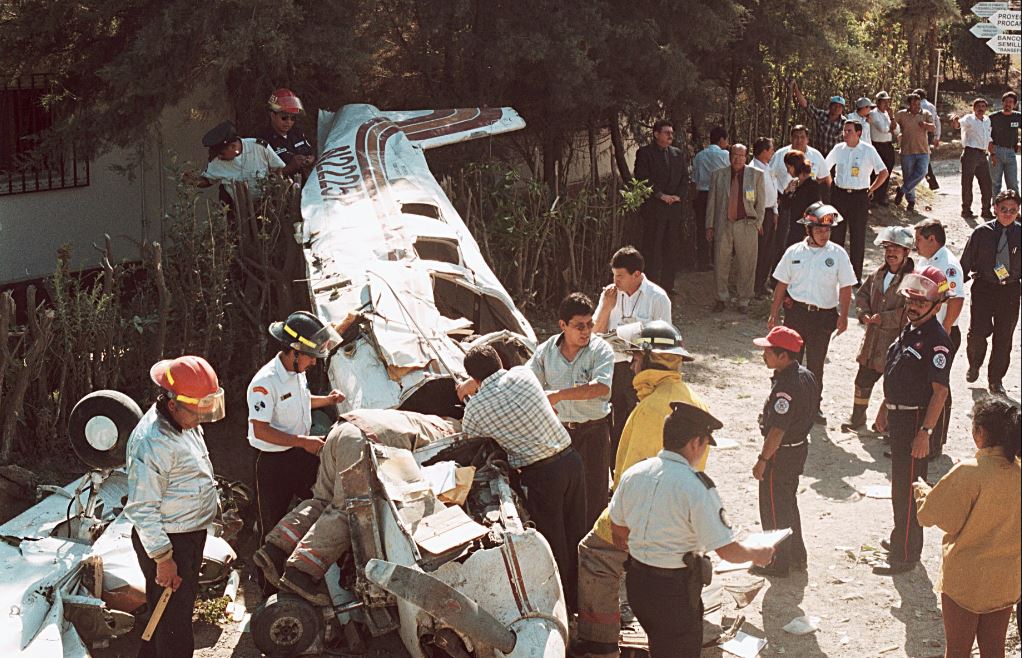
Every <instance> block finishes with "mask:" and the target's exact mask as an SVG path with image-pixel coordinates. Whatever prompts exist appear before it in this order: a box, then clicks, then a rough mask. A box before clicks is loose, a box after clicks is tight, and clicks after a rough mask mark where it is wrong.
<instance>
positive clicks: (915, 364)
mask: <svg viewBox="0 0 1022 658" xmlns="http://www.w3.org/2000/svg"><path fill="white" fill-rule="evenodd" d="M949 290H950V286H949V285H948V281H947V277H945V276H944V273H943V272H941V271H940V270H939V269H937V268H936V267H933V266H932V265H931V266H928V267H926V268H925V269H923V270H922V271H920V272H913V273H912V274H908V275H906V276H905V278H904V279H902V282H901V285H900V286H899V287H898V292H899V293H901V294H902V295H903V296H904V297H905V298H906V301H905V307H906V314H907V316H908V320H909V324H908V325H906V326H905V328H904V329H903V330H902V332H901V335H900V336H899V337H898V340H896V341H894V342H893V343H892V344H891V347H890V348H889V349H888V350H887V363H886V366H885V367H884V402H883V404H881V405H880V413H879V414H878V415H877V420H876V426H877V429H878V430H879V431H881V432H884V431H886V432H888V434H889V436H890V440H891V503H892V506H893V508H894V530H893V531H892V532H891V537H890V540H889V541H887V540H885V541H882V542H881V546H883V547H884V548H886V549H887V551H888V558H887V559H888V563H887V564H885V565H881V566H877V567H874V568H873V572H874V573H878V574H882V575H890V574H896V573H902V572H905V571H910V570H911V569H913V568H914V567H915V565H916V564H918V562H919V556H920V554H921V553H922V550H923V529H922V527H921V526H920V525H919V521H918V520H916V506H915V503H914V502H913V496H912V483H913V482H915V481H916V480H918V479H920V478H922V479H923V480H925V479H926V474H927V467H928V465H929V455H930V452H931V443H933V439H934V437H937V438H938V440H939V437H940V433H939V428H938V427H937V424H938V423H940V422H944V421H943V413H944V401H945V400H946V399H947V396H948V390H949V389H948V386H949V375H950V373H951V362H952V361H953V360H954V347H953V345H952V343H951V339H950V338H949V337H948V335H947V332H946V331H944V327H943V326H941V324H940V322H938V321H937V312H938V311H939V310H940V306H941V304H942V303H943V302H944V300H946V299H947V298H948V293H949Z"/></svg>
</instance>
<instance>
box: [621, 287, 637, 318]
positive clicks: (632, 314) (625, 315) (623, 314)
mask: <svg viewBox="0 0 1022 658" xmlns="http://www.w3.org/2000/svg"><path fill="white" fill-rule="evenodd" d="M626 298H627V295H624V294H622V295H619V296H618V301H619V302H620V304H621V324H631V323H632V322H638V319H637V318H636V317H635V308H636V307H637V306H638V305H639V300H640V299H641V298H642V291H641V290H640V291H638V292H637V293H635V301H634V302H632V310H631V311H629V312H627V313H626V312H625V299H626Z"/></svg>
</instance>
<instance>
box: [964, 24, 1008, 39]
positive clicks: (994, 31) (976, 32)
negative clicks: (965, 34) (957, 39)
mask: <svg viewBox="0 0 1022 658" xmlns="http://www.w3.org/2000/svg"><path fill="white" fill-rule="evenodd" d="M969 32H972V35H973V36H976V37H979V38H980V39H992V38H993V37H996V36H997V35H998V34H1000V33H1001V28H999V27H997V26H996V25H994V24H993V23H976V24H975V25H973V26H972V27H970V28H969Z"/></svg>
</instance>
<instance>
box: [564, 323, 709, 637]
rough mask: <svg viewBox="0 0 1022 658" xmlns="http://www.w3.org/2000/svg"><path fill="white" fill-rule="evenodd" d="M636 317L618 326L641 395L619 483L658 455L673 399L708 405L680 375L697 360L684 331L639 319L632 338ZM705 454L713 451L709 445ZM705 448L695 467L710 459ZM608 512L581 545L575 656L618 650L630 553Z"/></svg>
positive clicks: (617, 469) (624, 438) (620, 453)
mask: <svg viewBox="0 0 1022 658" xmlns="http://www.w3.org/2000/svg"><path fill="white" fill-rule="evenodd" d="M639 326H640V325H638V323H636V324H634V325H631V327H629V326H628V325H625V326H623V327H620V328H619V330H618V334H619V335H621V336H622V337H626V340H628V342H629V343H631V345H632V347H631V348H630V349H629V350H628V351H629V352H630V353H631V354H632V370H633V372H634V373H635V379H634V380H633V382H632V384H633V386H634V387H635V391H636V393H637V395H638V398H639V403H638V404H637V405H636V406H635V409H634V410H633V411H632V413H631V415H630V416H629V417H628V420H627V422H626V423H625V426H624V430H623V431H622V433H621V443H620V445H619V446H618V450H617V459H616V461H615V465H614V482H613V485H614V487H615V488H616V487H617V485H618V483H619V482H620V479H621V474H622V473H624V472H625V471H626V470H628V468H629V467H630V466H632V465H633V464H636V463H638V462H640V461H642V460H644V459H648V458H650V457H654V456H656V454H657V453H658V452H660V450H662V449H663V447H664V446H663V428H664V419H665V418H666V417H667V416H668V415H669V414H670V413H671V403H672V402H685V403H687V404H691V405H694V406H697V407H699V408H701V409H704V410H705V409H707V407H706V405H705V404H704V403H703V401H702V400H700V399H699V397H698V396H697V395H695V394H694V393H692V391H691V390H689V387H688V385H687V384H686V383H685V382H684V381H682V377H681V366H682V363H683V362H685V361H692V360H694V359H693V357H692V355H691V354H690V353H689V352H688V351H687V350H686V349H685V347H684V345H683V341H682V338H681V333H680V332H679V331H678V330H677V329H676V328H674V327H673V326H672V325H670V324H669V323H667V322H664V321H662V320H653V321H649V322H644V323H642V324H641V330H640V331H639V332H638V335H637V336H635V337H634V338H631V339H628V338H627V336H628V334H629V330H630V329H631V333H632V334H634V333H636V332H635V331H634V330H635V329H636V328H638V327H639ZM706 454H709V451H707V453H706ZM706 454H704V456H703V459H702V462H701V463H699V464H697V465H696V469H697V470H699V471H702V470H703V468H704V467H705V465H706ZM610 525H611V524H610V517H609V515H608V513H607V510H604V511H603V513H602V514H601V515H600V517H599V518H598V519H597V520H596V525H594V526H593V529H592V530H591V531H590V532H589V534H587V535H586V536H585V538H583V539H582V541H581V542H580V543H579V545H578V571H579V573H578V610H579V613H578V633H577V638H576V641H575V642H574V643H573V645H572V647H571V654H572V655H574V656H617V655H618V636H619V633H620V631H621V609H620V603H619V601H618V590H619V587H620V583H621V577H622V576H623V575H624V573H625V561H626V560H627V559H628V553H627V552H626V551H623V550H621V549H619V548H617V547H616V546H614V544H613V539H612V537H611V530H610Z"/></svg>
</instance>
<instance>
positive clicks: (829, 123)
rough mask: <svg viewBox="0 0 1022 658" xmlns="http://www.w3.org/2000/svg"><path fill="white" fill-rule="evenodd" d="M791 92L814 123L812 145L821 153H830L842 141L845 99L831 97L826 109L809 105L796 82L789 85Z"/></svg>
mask: <svg viewBox="0 0 1022 658" xmlns="http://www.w3.org/2000/svg"><path fill="white" fill-rule="evenodd" d="M791 91H792V93H793V94H794V95H795V100H796V101H798V104H799V105H801V106H802V108H803V109H807V110H809V112H810V113H811V114H812V115H813V121H814V122H815V123H816V139H815V140H814V145H815V146H816V148H818V149H819V150H820V151H821V152H823V153H830V150H831V149H832V148H834V145H835V144H839V143H841V141H842V135H841V133H842V131H843V130H844V126H845V99H844V98H842V97H841V96H831V97H830V103H829V104H828V106H827V109H826V110H824V109H822V108H819V107H816V106H813V105H810V104H809V101H808V100H806V97H805V96H804V95H803V94H802V90H801V89H799V88H798V83H797V82H792V83H791Z"/></svg>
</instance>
